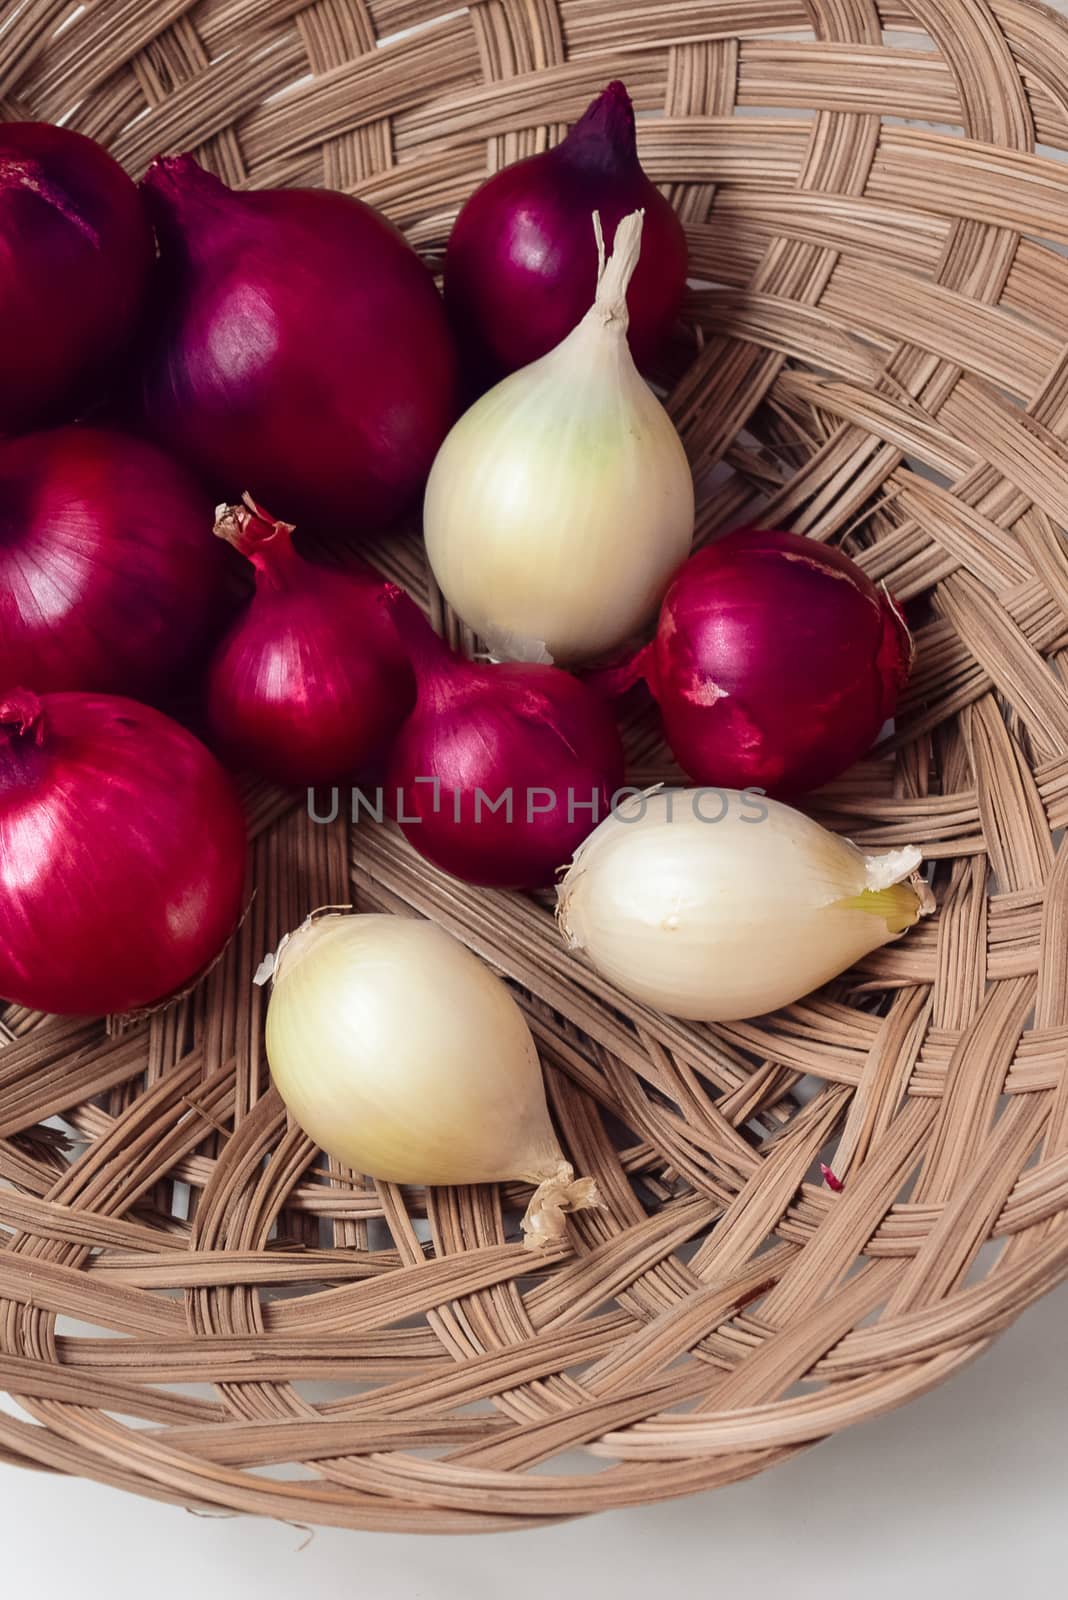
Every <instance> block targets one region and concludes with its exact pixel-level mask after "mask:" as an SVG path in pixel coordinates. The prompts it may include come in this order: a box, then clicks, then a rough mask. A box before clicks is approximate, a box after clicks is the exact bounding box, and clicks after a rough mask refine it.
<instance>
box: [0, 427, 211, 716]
mask: <svg viewBox="0 0 1068 1600" xmlns="http://www.w3.org/2000/svg"><path fill="white" fill-rule="evenodd" d="M211 521H212V508H211V499H210V497H209V496H208V495H207V494H206V493H205V491H204V490H203V489H202V488H201V487H200V485H199V484H198V483H197V482H196V481H195V480H194V479H193V478H191V477H190V475H189V474H188V473H187V472H186V471H185V469H184V468H183V467H181V466H179V464H178V463H177V462H176V461H172V460H171V459H170V458H169V457H168V456H166V455H165V454H164V453H163V452H162V451H161V450H158V449H157V448H156V447H155V445H152V444H149V443H146V442H144V441H142V440H139V439H133V438H129V437H127V436H126V435H125V434H121V433H117V432H114V431H112V430H110V429H103V428H82V427H67V428H52V429H48V430H44V431H42V432H40V433H31V434H25V435H23V436H22V437H21V438H18V439H8V440H5V441H0V683H32V684H33V685H34V686H35V688H37V689H38V690H42V691H43V690H52V689H64V690H66V689H71V690H74V689H95V690H107V691H116V692H121V693H125V694H130V695H136V696H137V698H138V699H141V700H148V699H155V698H157V697H159V696H161V695H162V694H164V693H166V692H169V691H170V690H171V689H173V688H174V687H176V686H177V684H178V683H179V682H180V681H181V679H182V678H183V677H184V676H185V675H186V674H187V673H188V672H189V671H191V670H193V669H196V668H197V667H199V665H200V662H201V660H202V658H203V656H204V654H205V653H206V652H207V650H208V649H209V648H210V646H211V644H212V643H213V641H214V637H215V635H216V634H217V632H218V631H219V629H220V628H221V626H222V625H223V622H224V620H225V614H226V608H227V601H226V597H225V589H226V565H227V561H226V551H225V549H224V547H223V546H222V545H221V544H220V543H219V541H218V540H217V539H213V538H212V536H211Z"/></svg>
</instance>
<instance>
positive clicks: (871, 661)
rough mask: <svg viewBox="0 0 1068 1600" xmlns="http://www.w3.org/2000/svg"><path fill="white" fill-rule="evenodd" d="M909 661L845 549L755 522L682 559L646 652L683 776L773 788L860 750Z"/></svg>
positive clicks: (887, 713) (899, 629) (816, 781)
mask: <svg viewBox="0 0 1068 1600" xmlns="http://www.w3.org/2000/svg"><path fill="white" fill-rule="evenodd" d="M911 662H912V641H911V639H910V636H909V632H908V629H907V628H906V626H905V623H904V621H903V620H902V616H901V613H900V611H899V610H898V608H897V606H896V605H895V604H894V602H893V600H892V599H891V598H890V596H889V595H888V594H887V593H886V591H885V590H882V589H877V588H876V586H875V584H873V583H872V581H871V579H870V578H868V577H867V576H866V575H865V574H864V573H863V572H862V571H861V569H860V568H859V567H858V566H857V565H856V563H855V562H854V561H851V560H850V558H849V557H848V556H847V555H845V554H844V553H843V552H842V551H841V550H837V549H834V548H833V547H830V546H828V545H824V544H818V543H817V542H816V541H815V540H813V539H805V538H802V537H800V536H799V535H797V534H793V533H774V532H763V531H757V530H753V529H749V530H745V531H742V532H738V533H733V534H729V535H728V536H727V537H726V538H725V539H720V540H719V541H718V543H716V544H712V545H708V546H706V547H705V549H703V550H699V551H698V552H697V554H696V555H693V556H691V557H690V559H689V560H688V561H687V562H686V563H685V565H684V566H683V567H681V568H680V569H679V571H678V573H677V574H676V576H675V578H674V580H673V582H672V584H671V587H670V588H669V590H668V592H667V594H666V596H665V597H664V603H663V606H662V608H661V612H660V621H659V625H658V627H657V632H656V637H655V639H654V640H653V642H652V644H651V645H649V646H648V647H647V649H646V651H645V652H643V655H642V657H641V658H640V665H641V667H642V669H643V671H644V674H645V676H646V678H647V680H648V683H649V687H650V689H651V690H652V692H653V694H654V695H655V697H656V699H657V700H658V702H659V704H660V711H661V715H662V717H663V722H664V731H665V734H666V735H667V741H668V744H669V745H670V746H671V749H672V751H673V753H674V755H675V757H676V759H677V760H678V762H679V764H680V766H682V767H683V768H684V770H685V771H686V772H688V773H689V775H690V777H692V778H695V779H696V780H697V781H698V782H699V783H707V784H716V785H719V786H722V787H725V788H732V789H745V788H750V787H752V788H759V789H765V790H767V792H768V793H769V794H772V795H792V794H798V793H802V792H804V791H805V790H807V789H815V788H818V787H819V786H820V785H821V784H824V783H827V782H829V781H830V780H831V779H832V778H834V777H836V776H837V775H838V774H839V773H840V772H843V771H844V770H845V769H846V767H849V766H851V765H852V764H853V762H854V761H857V760H859V758H860V757H861V756H862V755H864V753H865V752H866V751H867V750H868V749H869V748H870V747H871V745H872V743H873V742H874V740H875V739H876V737H877V736H878V733H879V730H880V728H881V727H882V725H883V723H884V722H886V720H887V719H888V718H889V717H892V716H893V714H894V709H895V707H896V705H897V700H898V696H899V694H900V692H901V690H902V689H903V688H904V685H905V683H906V680H907V678H908V674H909V668H910V666H911Z"/></svg>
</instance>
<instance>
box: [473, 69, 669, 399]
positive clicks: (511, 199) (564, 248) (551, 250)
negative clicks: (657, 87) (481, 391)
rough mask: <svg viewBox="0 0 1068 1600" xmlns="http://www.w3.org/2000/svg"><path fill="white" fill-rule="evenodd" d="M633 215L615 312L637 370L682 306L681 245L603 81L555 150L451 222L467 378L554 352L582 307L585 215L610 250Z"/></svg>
mask: <svg viewBox="0 0 1068 1600" xmlns="http://www.w3.org/2000/svg"><path fill="white" fill-rule="evenodd" d="M642 207H644V209H645V225H644V229H643V233H642V253H641V259H640V260H639V262H638V267H637V271H636V272H635V274H634V277H633V279H632V281H631V285H630V289H629V291H628V294H627V305H628V308H629V310H630V333H629V339H630V347H631V352H632V354H633V356H634V359H635V361H636V363H637V365H638V366H639V367H641V368H643V369H646V370H647V369H648V368H649V366H650V364H651V363H652V362H653V361H655V359H656V356H657V353H658V352H659V351H660V350H661V348H662V347H663V345H664V342H665V340H666V339H667V337H668V335H669V334H670V332H671V329H672V327H673V325H674V323H675V320H676V318H677V316H678V313H679V307H680V305H681V303H682V296H683V292H684V290H685V287H686V271H687V248H686V235H685V233H684V231H683V227H682V223H681V222H680V221H679V219H678V217H677V216H676V214H675V212H674V211H673V209H672V208H671V206H670V205H669V203H668V202H667V201H666V200H665V199H664V197H663V195H662V194H661V193H660V192H659V190H658V189H657V188H656V186H655V185H654V184H653V183H651V182H650V180H649V179H648V178H647V177H646V175H645V173H644V172H643V170H642V167H641V164H640V162H639V160H638V151H637V145H636V141H635V131H634V108H633V106H632V105H631V101H630V96H629V95H628V93H627V91H626V89H625V87H624V86H623V84H622V83H618V82H617V83H610V84H609V85H608V87H607V89H605V90H604V91H603V93H602V94H600V95H599V96H598V98H597V99H596V100H594V102H593V103H592V105H591V106H590V107H589V109H588V110H587V111H586V113H585V115H584V116H583V117H582V118H581V120H580V121H579V122H577V123H576V124H575V126H574V127H573V128H572V129H571V131H570V133H569V134H568V136H567V138H566V139H565V140H564V141H563V143H562V144H559V145H557V146H555V148H554V149H552V150H547V151H545V152H544V153H543V154H542V155H537V156H531V157H529V158H528V159H527V160H526V161H518V162H516V163H515V164H514V165H513V166H510V167H506V168H505V169H504V170H503V171H502V172H499V173H497V174H496V175H495V176H494V177H492V178H490V179H488V180H487V182H486V183H484V184H483V185H482V187H481V188H479V189H476V191H475V193H474V194H473V195H472V196H471V198H470V200H468V202H467V204H466V205H465V206H464V208H463V210H462V211H461V212H460V215H459V217H458V218H457V219H456V225H455V227H454V228H453V231H452V237H451V238H450V240H449V247H448V251H447V254H446V257H445V302H446V305H447V306H448V309H449V314H450V316H451V317H452V319H453V324H454V326H455V328H456V330H457V334H458V337H459V339H460V345H461V349H462V350H463V351H464V354H465V356H466V357H467V358H468V360H469V362H470V363H471V366H472V368H473V369H475V370H476V371H477V372H479V374H480V375H482V376H483V377H485V378H489V379H492V378H497V377H500V376H501V375H503V374H504V373H507V372H514V371H515V370H516V369H517V368H518V367H524V366H526V365H527V364H528V363H529V362H531V361H536V360H538V358H539V357H540V356H543V355H546V354H547V353H548V351H550V350H552V349H555V347H556V346H557V345H558V344H559V343H560V341H561V340H562V339H564V338H566V337H567V335H568V334H569V333H570V332H571V330H572V329H573V328H574V327H575V326H576V325H577V324H578V323H579V322H580V321H581V320H582V318H583V317H584V316H585V315H586V312H587V311H588V310H589V309H590V307H591V305H592V304H593V298H594V291H595V289H596V286H597V249H596V244H595V241H594V234H593V224H592V213H593V212H594V211H599V212H600V214H601V225H602V227H603V229H604V236H605V243H606V245H607V246H608V248H609V250H610V249H611V246H612V242H613V240H614V239H615V232H616V227H617V226H618V224H619V222H620V220H621V219H622V218H623V217H625V216H627V215H628V214H629V213H630V212H632V211H636V210H638V209H639V208H642Z"/></svg>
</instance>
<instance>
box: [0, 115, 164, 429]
mask: <svg viewBox="0 0 1068 1600" xmlns="http://www.w3.org/2000/svg"><path fill="white" fill-rule="evenodd" d="M154 255H155V247H154V245H153V241H152V229H151V227H150V225H149V221H148V217H147V215H146V213H145V209H144V206H143V205H142V203H141V197H140V195H139V194H138V192H137V189H136V187H135V185H134V184H133V183H132V182H131V180H130V179H129V178H128V177H127V176H126V174H125V172H123V170H122V168H121V167H120V166H119V164H118V163H117V162H116V161H113V160H112V159H111V157H110V156H109V155H108V153H107V151H106V150H102V149H101V147H100V145H98V144H96V143H95V142H94V140H92V139H87V138H85V136H84V135H83V134H80V133H72V132H71V131H70V130H69V129H67V128H55V127H53V126H52V125H51V124H50V123H47V122H7V123H0V432H10V431H14V430H16V429H20V428H29V427H33V426H35V425H36V424H38V423H40V422H43V421H46V420H59V419H61V418H62V417H64V416H73V415H74V414H75V412H76V411H77V409H78V407H79V406H80V405H81V404H82V403H83V402H84V401H86V400H88V399H89V398H91V397H92V395H93V392H94V388H95V386H96V385H98V384H101V383H102V382H103V380H104V379H105V378H106V377H108V376H110V374H111V373H112V372H113V371H114V370H115V367H116V362H117V358H118V357H119V356H121V354H122V353H123V351H124V350H125V348H126V346H127V345H128V344H129V343H130V340H131V337H132V335H133V333H134V331H135V328H136V324H137V320H138V316H139V313H140V310H141V305H142V302H143V299H144V293H145V287H146V284H147V282H148V274H149V269H150V267H151V264H152V260H153V257H154Z"/></svg>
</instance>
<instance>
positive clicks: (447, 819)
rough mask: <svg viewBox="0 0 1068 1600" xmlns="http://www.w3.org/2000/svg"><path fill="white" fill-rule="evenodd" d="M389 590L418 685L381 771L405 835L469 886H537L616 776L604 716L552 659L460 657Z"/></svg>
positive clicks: (605, 799) (609, 794)
mask: <svg viewBox="0 0 1068 1600" xmlns="http://www.w3.org/2000/svg"><path fill="white" fill-rule="evenodd" d="M387 592H388V595H389V603H390V611H391V614H392V616H393V619H394V621H395V623H396V626H397V631H398V632H399V634H400V636H401V638H402V639H403V641H404V643H405V644H406V645H407V647H408V651H409V655H410V656H411V660H412V665H413V666H414V668H415V677H416V686H417V698H416V705H415V710H414V711H413V712H412V714H411V716H410V717H409V718H408V720H407V722H406V723H405V724H404V726H403V727H402V729H401V731H400V733H399V734H398V736H397V740H396V743H395V744H394V746H393V752H392V756H391V758H390V768H389V777H388V791H389V794H390V796H391V797H396V799H397V803H398V812H399V820H400V823H401V827H402V830H403V832H404V834H405V836H406V837H407V839H408V840H409V841H410V843H411V844H412V845H414V847H415V848H416V849H417V850H418V851H419V853H420V855H423V856H425V857H426V858H427V860H428V861H433V862H434V863H435V865H437V866H439V867H443V868H444V869H445V871H446V872H451V873H452V874H453V876H454V877H457V878H462V879H463V880H464V881H465V882H466V883H477V884H483V885H487V886H492V887H495V888H499V889H537V888H542V887H544V886H545V885H546V884H549V883H551V882H552V880H553V876H554V874H555V873H556V871H557V870H558V868H561V867H565V866H566V865H567V863H568V862H569V861H570V859H571V857H572V855H573V854H574V852H575V850H576V849H577V848H578V846H579V845H580V844H581V843H582V841H583V839H584V838H585V837H586V835H587V834H588V833H591V832H592V830H593V829H594V828H595V827H596V826H597V823H598V822H599V821H600V820H601V819H602V818H604V817H606V816H607V815H608V813H609V810H610V809H611V805H612V799H613V796H614V795H615V794H616V792H617V791H618V789H619V787H620V785H621V784H622V782H623V749H622V745H621V743H620V738H619V733H618V731H617V729H616V725H615V722H614V720H613V718H612V715H611V712H610V711H609V709H608V707H607V706H606V705H605V703H604V702H603V701H602V700H600V699H599V698H598V696H597V695H596V694H594V692H593V691H592V690H591V689H588V688H587V687H586V685H585V684H582V683H580V682H579V681H578V679H576V678H572V677H570V676H569V674H568V673H566V672H562V671H561V670H560V669H559V668H557V667H548V666H540V665H533V664H529V663H523V664H520V663H507V664H502V665H500V666H493V665H488V664H487V665H481V664H479V663H478V662H474V661H467V660H465V659H464V657H462V656H460V655H457V654H456V653H455V652H454V651H452V650H450V649H449V648H448V646H447V645H446V644H445V643H444V641H443V640H441V639H439V637H438V636H437V634H436V633H435V632H434V631H433V629H432V628H431V627H430V624H429V623H428V622H427V621H426V619H425V618H424V617H423V615H422V613H421V612H420V611H419V609H418V607H417V606H415V605H414V604H413V602H412V601H411V600H409V599H408V597H407V595H405V594H403V593H402V592H401V590H399V589H397V588H396V587H395V586H393V585H389V586H388V590H387ZM509 796H510V797H511V800H510V805H509V803H508V797H509ZM494 805H496V806H497V807H498V808H497V809H496V810H493V809H491V808H492V807H493V806H494ZM413 819H418V820H413Z"/></svg>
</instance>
